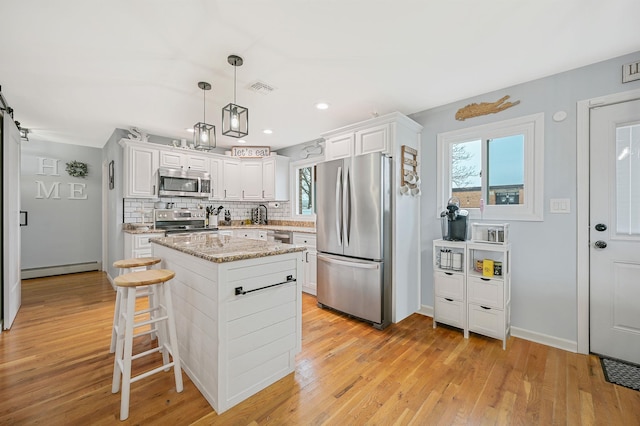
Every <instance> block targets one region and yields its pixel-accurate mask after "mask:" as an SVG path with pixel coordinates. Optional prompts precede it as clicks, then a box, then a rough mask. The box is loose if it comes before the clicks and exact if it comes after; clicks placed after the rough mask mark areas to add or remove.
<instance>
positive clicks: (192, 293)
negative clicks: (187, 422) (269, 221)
mask: <svg viewBox="0 0 640 426" xmlns="http://www.w3.org/2000/svg"><path fill="white" fill-rule="evenodd" d="M151 243H152V247H153V255H154V256H157V257H160V258H162V259H163V261H162V268H166V269H171V270H173V271H175V273H176V276H175V278H174V279H173V280H172V282H171V293H172V297H173V305H174V313H175V318H176V328H177V334H178V344H179V349H180V360H181V362H182V367H183V369H184V371H185V372H186V373H187V375H188V376H189V378H190V379H191V380H192V381H193V383H194V384H195V385H196V387H197V388H198V389H199V390H200V392H201V393H202V395H203V396H204V397H205V398H206V399H207V401H208V402H209V404H211V406H212V407H213V408H214V410H215V411H216V412H217V413H218V414H221V413H223V412H224V411H226V410H228V409H229V408H231V407H233V406H234V405H236V404H238V403H240V402H241V401H243V400H245V399H246V398H248V397H250V396H251V395H253V394H255V393H257V392H259V391H260V390H262V389H264V388H266V387H267V386H269V385H271V384H272V383H274V382H276V381H277V380H279V379H281V378H282V377H284V376H286V375H288V374H290V373H292V372H293V371H294V369H295V355H296V354H297V353H298V352H300V350H301V342H302V341H301V330H302V303H301V297H302V293H301V289H302V280H303V274H302V267H303V251H304V250H305V247H303V246H296V245H290V244H282V243H273V242H267V241H259V240H249V239H245V238H234V237H229V236H217V235H204V234H192V235H188V236H176V237H164V238H153V239H151Z"/></svg>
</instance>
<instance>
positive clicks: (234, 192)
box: [222, 158, 242, 201]
mask: <svg viewBox="0 0 640 426" xmlns="http://www.w3.org/2000/svg"><path fill="white" fill-rule="evenodd" d="M240 164H241V162H240V160H239V159H235V158H225V159H224V160H223V161H222V169H223V170H222V173H223V175H224V180H223V185H224V190H223V192H224V197H223V199H224V200H238V201H239V200H242V170H241V167H240Z"/></svg>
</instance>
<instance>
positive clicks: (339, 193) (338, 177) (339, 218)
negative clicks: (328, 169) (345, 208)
mask: <svg viewBox="0 0 640 426" xmlns="http://www.w3.org/2000/svg"><path fill="white" fill-rule="evenodd" d="M336 234H337V236H338V246H342V167H338V173H337V174H336Z"/></svg>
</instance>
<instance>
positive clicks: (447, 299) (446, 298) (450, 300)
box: [444, 297, 453, 302]
mask: <svg viewBox="0 0 640 426" xmlns="http://www.w3.org/2000/svg"><path fill="white" fill-rule="evenodd" d="M444 300H446V301H447V302H453V299H449V298H448V297H445V298H444Z"/></svg>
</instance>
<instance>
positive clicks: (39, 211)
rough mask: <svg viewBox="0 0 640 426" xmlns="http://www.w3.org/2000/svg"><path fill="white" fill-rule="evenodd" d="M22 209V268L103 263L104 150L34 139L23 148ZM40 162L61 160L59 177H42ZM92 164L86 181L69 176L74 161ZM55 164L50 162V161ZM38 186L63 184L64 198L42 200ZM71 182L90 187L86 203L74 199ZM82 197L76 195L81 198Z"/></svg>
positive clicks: (60, 195) (86, 193) (44, 198)
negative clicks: (25, 215) (68, 166)
mask: <svg viewBox="0 0 640 426" xmlns="http://www.w3.org/2000/svg"><path fill="white" fill-rule="evenodd" d="M21 155H22V161H21V181H20V185H21V190H20V196H21V201H20V202H21V210H26V211H28V213H29V224H28V226H24V227H22V228H21V235H22V251H21V255H22V269H31V268H41V267H49V266H61V265H70V264H77V263H84V262H96V261H98V262H99V261H101V260H102V238H101V235H102V233H101V224H102V216H101V214H102V187H101V185H102V164H101V158H102V151H101V150H100V149H99V148H91V147H85V146H77V145H68V144H62V143H55V142H39V141H37V140H33V139H32V140H30V141H28V142H23V143H22V148H21ZM38 157H44V158H50V159H59V160H60V161H59V162H58V174H59V176H53V175H52V173H54V171H53V170H52V169H48V168H46V169H44V170H43V171H44V172H45V173H46V174H45V175H39V174H38V172H39V162H38ZM73 160H76V161H80V162H84V163H87V165H88V171H89V174H88V176H87V177H85V178H76V177H71V176H69V174H68V173H67V172H66V171H65V167H66V166H65V163H67V162H69V161H73ZM49 164H51V162H49ZM36 181H42V182H43V183H44V185H45V187H46V188H47V189H50V188H51V186H52V185H53V184H54V182H60V187H59V188H60V189H59V197H60V198H59V199H54V194H53V193H51V196H50V197H49V198H46V197H45V196H44V195H45V194H44V192H43V191H41V196H42V197H43V198H36V197H37V196H38V188H37V184H36ZM69 183H79V184H85V185H86V187H85V189H84V191H83V194H84V195H86V199H73V198H72V197H71V193H70V190H69ZM80 196H81V194H80V193H78V194H76V198H79V197H80Z"/></svg>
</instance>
